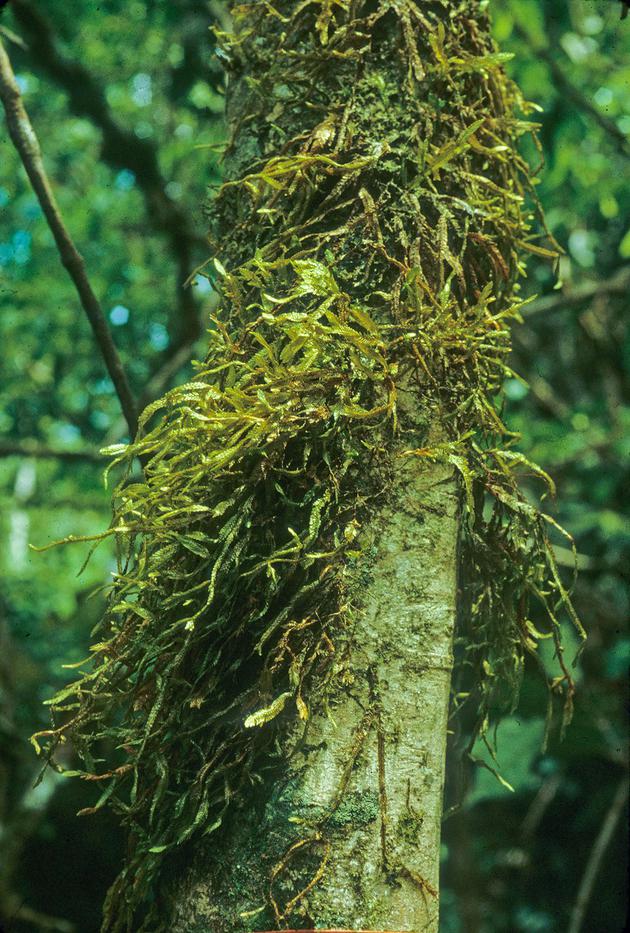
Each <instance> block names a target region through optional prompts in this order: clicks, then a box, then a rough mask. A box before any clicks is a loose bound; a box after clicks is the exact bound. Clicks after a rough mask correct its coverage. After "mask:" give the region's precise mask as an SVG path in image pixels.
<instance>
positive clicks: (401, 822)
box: [168, 0, 511, 933]
mask: <svg viewBox="0 0 630 933" xmlns="http://www.w3.org/2000/svg"><path fill="white" fill-rule="evenodd" d="M264 6H265V4H250V5H249V6H239V7H238V8H237V10H236V13H237V19H236V32H235V35H234V37H231V38H228V37H226V41H227V44H228V46H229V52H230V57H231V58H232V62H231V71H230V77H229V91H228V95H229V96H228V118H229V124H230V129H231V142H230V148H229V151H228V157H227V159H226V166H227V174H228V184H231V183H232V182H238V181H239V180H242V179H247V178H249V179H250V182H249V188H243V186H242V185H235V187H233V188H228V190H224V192H223V193H222V196H221V197H220V199H219V210H218V212H217V213H218V216H219V219H218V220H217V221H215V233H216V241H217V250H218V254H219V256H220V257H221V263H222V264H223V266H225V267H226V268H228V269H233V268H234V267H235V266H238V265H239V264H240V263H243V262H246V261H247V260H248V259H249V258H250V256H251V254H252V252H253V251H254V250H255V249H258V250H261V251H262V253H263V254H264V251H265V249H266V247H268V245H269V243H270V242H272V243H274V244H277V243H281V242H282V240H283V239H284V241H285V244H284V250H283V252H285V253H292V254H293V255H294V256H296V257H299V256H301V255H302V251H301V249H300V240H299V234H301V235H302V237H303V240H304V241H306V242H307V243H308V245H309V247H311V245H312V240H313V239H314V240H315V241H316V254H317V256H318V257H321V258H322V260H323V261H324V263H325V264H326V265H329V266H332V267H334V269H335V277H336V279H337V280H338V281H342V282H343V286H344V288H345V290H346V291H347V294H348V295H349V296H350V298H351V300H352V301H356V302H357V303H358V304H360V305H363V306H365V307H369V308H370V309H374V308H375V306H376V307H378V312H377V315H378V318H379V322H380V323H381V324H382V325H383V326H385V327H386V326H387V324H388V322H389V323H391V324H392V325H395V324H396V322H397V313H398V311H397V307H396V305H397V304H398V303H399V302H400V300H401V298H400V276H399V271H400V270H401V269H402V271H403V272H407V275H408V272H409V269H410V268H414V267H415V268H416V269H417V270H418V273H419V276H420V278H422V279H423V280H424V281H423V287H424V288H425V290H426V291H427V292H428V293H429V294H437V293H438V292H439V291H440V289H442V290H443V289H446V291H447V292H450V290H451V288H452V292H453V293H454V294H456V295H457V294H458V292H459V296H458V297H459V298H460V299H461V300H465V298H467V297H469V295H470V291H471V290H472V291H475V290H474V288H473V289H471V288H470V281H469V280H468V279H467V277H466V276H465V274H464V272H463V269H462V265H461V263H462V262H465V256H464V255H462V254H463V253H464V252H465V249H466V245H467V244H466V242H465V240H464V239H463V238H462V239H461V241H460V242H457V238H456V236H454V231H449V229H448V226H449V225H448V221H447V220H446V217H449V216H451V215H450V214H449V212H448V210H446V211H445V212H444V213H443V212H441V211H440V209H439V206H438V207H437V209H436V205H439V203H440V198H442V197H443V198H444V203H445V205H446V204H447V203H448V202H449V201H451V200H453V201H454V197H453V196H454V195H455V194H456V193H459V192H458V191H457V188H458V183H455V184H453V183H451V182H449V180H448V175H447V173H448V169H449V166H448V162H449V155H450V158H454V159H456V158H457V156H458V154H459V153H458V149H457V145H456V144H457V142H458V130H456V129H455V128H452V129H451V130H449V122H450V111H451V109H452V107H453V105H454V101H452V102H449V99H448V98H449V84H450V83H452V82H453V81H456V82H459V85H460V86H459V87H458V88H457V93H456V95H455V97H456V99H457V101H460V102H461V100H462V97H464V98H465V95H466V85H467V84H468V82H469V81H470V76H469V74H468V75H467V74H466V72H465V71H464V73H463V74H460V75H456V76H455V77H454V78H452V77H449V76H447V72H448V69H447V67H443V68H439V67H438V68H436V67H435V65H436V58H437V61H438V65H439V63H440V62H442V63H445V62H446V61H447V59H448V55H449V46H450V42H449V33H450V32H451V31H453V32H454V35H455V36H456V41H454V42H453V46H454V49H453V51H454V50H455V49H457V50H459V51H460V52H461V49H462V46H463V48H464V49H465V52H466V53H467V54H469V55H470V57H471V59H474V58H475V57H479V56H482V55H486V54H489V55H492V53H493V50H492V47H491V43H490V42H489V40H488V37H487V23H486V21H485V18H484V16H483V15H480V13H479V6H480V5H479V3H478V2H477V0H467V2H460V3H455V4H453V3H450V2H449V3H445V2H444V3H442V2H437V3H436V2H432V3H414V2H407V0H400V2H399V0H393V2H387V0H385V2H357V0H353V2H348V3H346V2H343V3H333V2H321V3H319V2H318V3H311V4H308V3H296V2H294V3H286V2H285V3H277V4H275V6H274V8H273V9H272V8H271V6H270V7H269V8H268V9H266V10H264V11H263V10H262V9H261V8H262V7H264ZM257 8H258V9H257ZM423 63H426V65H428V68H425V64H423ZM484 79H485V81H486V82H487V86H486V88H485V92H486V94H487V99H486V105H487V114H486V113H484V112H483V111H482V112H481V114H480V111H479V100H478V97H477V99H475V101H474V105H475V107H476V108H477V109H476V112H475V113H473V107H472V106H471V119H470V123H473V116H475V115H479V114H480V116H481V117H482V118H483V117H485V116H486V115H487V116H488V117H489V118H490V119H491V118H492V112H493V110H494V108H495V107H496V106H497V103H498V104H499V106H501V101H500V100H499V101H497V100H495V99H493V95H492V90H493V88H492V82H491V81H488V75H487V74H485V75H484ZM471 105H472V101H471ZM460 132H461V130H460ZM432 136H435V137H436V138H437V139H439V143H436V148H437V147H438V146H440V145H441V147H442V149H444V148H448V146H449V143H452V144H453V146H452V152H450V153H449V152H447V153H446V154H445V161H444V164H445V167H446V172H445V176H446V177H445V178H444V180H442V178H441V175H440V172H439V171H437V170H435V171H434V172H433V182H434V183H433V184H432V185H431V188H432V189H433V192H432V197H431V198H430V199H426V200H424V201H423V202H422V203H421V201H420V199H419V196H420V191H421V185H420V184H419V185H418V186H417V194H414V190H413V189H414V186H413V184H410V182H412V181H413V178H414V176H418V178H419V179H421V174H422V173H421V172H420V173H419V172H418V165H417V155H418V150H420V153H421V154H422V153H424V157H426V156H427V155H428V154H429V153H430V152H431V149H432V144H431V140H432ZM461 148H465V146H464V143H463V142H462V143H461ZM284 157H287V163H288V164H290V162H289V160H290V159H295V160H300V159H303V160H304V163H305V164H306V165H310V161H309V160H312V161H313V162H316V161H317V160H320V159H321V168H322V170H321V171H319V172H311V173H308V172H306V171H305V172H304V173H303V174H301V173H300V172H299V170H296V166H295V164H293V165H292V168H291V172H290V173H289V174H290V176H291V183H289V184H286V183H285V178H284V177H283V172H282V171H281V173H280V175H279V179H280V183H278V181H276V183H275V184H274V183H273V180H272V179H273V177H274V175H273V167H274V163H275V162H276V160H281V159H282V158H284ZM326 160H329V162H330V165H327V161H326ZM298 164H299V163H298ZM355 166H356V167H355ZM268 169H271V171H268V175H267V176H265V171H266V170H268ZM498 175H499V176H500V175H501V173H500V172H499V173H498ZM392 180H394V183H393V184H392ZM497 180H498V181H501V180H502V179H501V177H499V178H498V179H497ZM265 182H267V183H268V184H270V185H272V187H271V190H270V189H269V188H268V187H267V188H266V189H265ZM401 188H405V189H407V190H406V192H405V197H406V203H405V202H404V201H403V203H402V204H401V202H400V201H398V199H397V193H398V192H399V191H400V190H401ZM263 192H265V193H263ZM261 208H262V209H261ZM464 209H465V208H464ZM456 210H457V208H456ZM406 214H407V217H406V216H405V215H406ZM414 215H415V216H414ZM267 218H270V219H271V222H270V223H268V224H267V225H266V226H265V225H264V224H263V223H262V221H263V219H265V220H267ZM296 219H297V222H296ZM239 227H240V229H239ZM451 243H452V245H449V244H451ZM438 244H439V245H438ZM468 247H470V243H469V244H468ZM425 250H426V252H425ZM458 253H459V257H460V258H458V255H457V254H458ZM272 255H277V252H275V253H272ZM410 259H411V262H410V261H409V260H410ZM481 259H482V260H483V261H482V262H481V263H480V261H479V260H480V255H479V254H478V255H477V256H476V257H475V258H474V260H472V266H471V270H472V276H471V279H472V280H473V281H474V279H475V273H477V274H480V278H481V282H479V283H478V284H479V288H477V290H476V294H477V295H478V294H479V289H480V287H483V285H485V284H486V279H487V278H489V277H490V278H491V277H492V275H490V276H489V275H488V273H489V272H491V273H495V274H496V272H497V268H496V267H497V266H499V267H500V272H501V274H502V275H504V277H505V278H507V277H508V276H509V272H508V265H509V263H510V262H511V257H509V256H508V257H506V258H505V259H504V258H503V256H502V255H501V254H500V253H498V251H497V257H495V258H494V268H493V264H492V261H491V262H490V264H488V258H487V255H486V256H483V255H482V256H481ZM482 276H483V277H482ZM408 278H409V276H408ZM396 280H398V283H397V284H396ZM475 284H477V283H475ZM392 286H393V287H392ZM403 287H404V286H403ZM375 296H379V297H378V298H377V300H376V301H375ZM383 299H384V300H383ZM423 376H424V374H422V375H421V377H420V378H418V376H417V374H414V375H411V376H408V377H407V378H406V379H403V380H401V383H400V384H399V385H398V386H397V402H396V405H397V412H398V427H397V428H396V430H395V431H394V432H393V434H392V435H391V436H390V440H389V446H388V449H387V451H386V452H383V453H384V457H382V458H380V459H379V460H378V461H377V463H375V465H374V468H373V474H371V469H372V465H371V464H370V458H369V457H368V456H367V455H366V462H365V464H364V472H363V470H359V471H358V472H356V473H355V477H354V481H355V482H356V483H357V484H358V490H357V491H358V493H359V496H360V495H361V494H362V492H365V495H366V498H369V497H370V496H372V497H373V498H374V501H375V505H371V506H370V507H369V508H368V509H367V510H366V512H365V516H366V517H365V520H364V521H363V522H362V524H361V529H360V532H359V533H358V542H357V543H358V544H359V545H360V556H358V557H357V558H355V559H353V560H352V561H351V562H350V563H349V564H347V565H346V567H345V568H344V578H345V579H344V598H345V599H346V601H347V604H348V606H349V607H350V624H349V625H348V627H347V630H346V631H345V632H344V633H343V634H342V635H340V636H339V637H338V638H337V639H336V643H335V646H334V651H335V652H336V654H337V655H339V656H340V657H342V658H343V661H342V663H340V664H339V665H338V667H337V669H336V676H333V677H331V678H329V679H327V681H326V683H325V685H322V683H320V682H317V681H315V682H314V685H313V691H314V692H313V693H312V694H310V695H308V694H306V693H305V694H304V696H302V697H301V701H302V702H303V703H304V704H305V707H306V708H308V710H309V718H308V721H307V722H306V723H299V724H298V725H296V724H293V725H291V724H287V725H286V726H285V729H284V731H283V734H282V735H281V737H280V738H278V740H277V741H278V743H279V745H278V747H279V748H280V760H281V761H282V762H283V764H282V766H281V767H280V768H275V769H273V770H272V771H271V773H270V775H269V776H268V777H267V778H265V780H264V781H263V782H262V783H261V784H259V785H257V786H256V788H255V791H254V793H253V796H252V797H250V800H249V804H248V805H246V806H244V807H242V808H241V809H240V810H239V811H238V813H237V815H236V817H235V818H233V820H232V822H231V823H230V824H229V830H228V831H227V832H226V833H225V834H224V836H223V837H222V838H221V840H220V841H219V840H213V842H212V843H211V844H208V845H205V846H204V845H200V846H198V847H197V848H196V851H195V854H194V856H193V857H192V859H193V860H192V864H191V865H190V866H187V867H186V868H185V869H183V870H182V871H181V873H180V877H179V881H178V882H177V883H176V884H175V885H174V886H173V888H172V889H171V893H170V895H169V898H168V900H169V904H170V907H169V908H168V910H172V914H170V915H169V920H168V926H169V928H170V929H172V930H174V931H182V933H183V931H197V930H198V931H201V930H203V931H213V933H232V931H238V930H243V931H245V930H260V929H263V928H264V929H266V928H267V927H269V928H273V929H275V928H276V927H278V928H286V927H287V926H290V927H296V928H310V927H317V928H320V929H323V928H328V927H330V928H333V927H334V928H344V929H345V928H348V929H352V930H367V929H370V930H397V931H398V930H399V931H420V930H422V931H429V933H430V931H437V929H438V910H439V908H438V887H439V852H440V835H441V819H442V794H443V786H444V767H445V751H446V736H447V719H448V709H449V695H450V683H451V673H452V666H453V648H452V642H453V631H454V625H455V618H456V611H457V576H458V562H457V554H458V539H459V525H460V519H459V515H460V511H461V508H460V506H461V503H460V501H459V499H460V497H459V492H458V484H457V480H456V474H455V469H454V467H453V466H452V465H451V464H449V463H447V464H446V465H444V464H443V463H439V462H438V463H436V462H435V459H434V458H433V459H432V458H427V459H423V458H422V457H409V456H406V455H408V454H409V452H410V451H411V450H413V449H418V448H423V446H424V447H425V448H426V449H427V450H428V449H430V444H431V443H436V442H437V443H438V445H439V442H440V441H445V440H446V438H447V430H446V428H445V426H444V424H443V423H442V419H443V418H444V417H445V416H446V411H445V407H444V406H443V404H442V401H441V400H440V399H439V397H438V398H437V399H436V397H435V395H434V396H433V397H430V396H429V397H427V395H428V394H427V393H424V392H423V382H424V379H423ZM444 389H445V392H448V388H447V386H446V385H445V386H444ZM423 395H424V396H425V397H424V398H423ZM305 442H306V443H308V440H306V441H305ZM384 476H385V477H386V481H385V483H386V487H387V488H386V490H385V491H383V490H381V492H380V495H375V493H374V490H375V488H376V487H377V486H378V485H379V483H383V477H384ZM368 516H369V517H368ZM340 530H341V529H340ZM352 533H353V534H354V530H353V531H352ZM333 667H334V665H333ZM298 722H299V720H298Z"/></svg>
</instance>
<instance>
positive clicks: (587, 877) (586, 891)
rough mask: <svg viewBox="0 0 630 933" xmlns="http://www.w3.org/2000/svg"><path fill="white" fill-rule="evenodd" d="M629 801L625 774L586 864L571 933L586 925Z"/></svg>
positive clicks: (572, 917) (571, 924) (572, 916)
mask: <svg viewBox="0 0 630 933" xmlns="http://www.w3.org/2000/svg"><path fill="white" fill-rule="evenodd" d="M627 800H628V775H627V773H626V774H624V776H623V777H622V779H621V781H620V782H619V785H618V787H617V791H616V793H615V796H614V797H613V800H612V803H611V805H610V808H609V810H608V813H607V814H606V818H605V820H604V822H603V823H602V828H601V829H600V831H599V834H598V836H597V839H596V840H595V845H594V846H593V848H592V849H591V854H590V855H589V857H588V862H587V863H586V868H585V869H584V875H583V876H582V881H581V882H580V889H579V891H578V896H577V900H576V902H575V906H574V908H573V913H572V914H571V923H570V924H569V933H580V930H581V929H582V925H583V923H584V917H585V916H586V911H587V909H588V903H589V901H590V899H591V895H592V893H593V887H594V885H595V881H596V880H597V875H598V872H599V869H600V868H601V864H602V859H603V858H604V855H605V854H606V849H607V848H608V846H609V844H610V840H611V839H612V837H613V834H614V832H615V829H616V828H617V823H618V822H619V818H620V817H621V814H622V813H623V809H624V807H625V805H626V803H627Z"/></svg>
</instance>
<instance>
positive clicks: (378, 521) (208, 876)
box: [169, 459, 458, 933]
mask: <svg viewBox="0 0 630 933" xmlns="http://www.w3.org/2000/svg"><path fill="white" fill-rule="evenodd" d="M457 499H458V497H457V490H456V486H455V482H454V478H453V475H452V469H451V468H448V467H447V468H445V467H435V466H433V467H427V466H421V465H419V464H418V463H417V462H415V461H412V462H410V461H409V460H408V459H406V460H401V461H400V462H399V465H398V467H397V469H396V472H395V475H394V477H393V479H392V485H391V489H390V492H389V495H388V497H387V502H386V504H385V505H384V506H383V507H382V508H381V509H380V510H379V511H378V513H377V514H375V515H374V516H373V519H372V521H371V523H370V525H369V526H368V527H367V528H366V529H365V532H364V534H365V539H364V540H363V541H362V545H363V550H364V552H365V553H366V554H367V555H368V557H366V558H365V559H363V560H362V561H361V562H360V563H359V566H358V567H356V568H354V569H353V571H352V577H353V578H354V579H353V580H352V583H351V587H352V589H353V590H355V592H356V604H357V608H356V609H355V612H354V626H353V629H352V631H351V633H350V634H349V638H348V644H347V653H346V657H345V658H344V663H345V669H346V671H347V673H346V675H345V677H344V678H343V680H344V681H345V682H343V683H337V684H336V686H335V687H334V688H333V689H331V690H330V692H329V695H328V696H327V697H325V702H323V703H322V702H319V703H317V704H316V706H315V710H316V711H315V712H314V714H312V716H311V718H310V720H309V722H308V723H307V725H306V727H305V728H303V729H293V730H291V732H290V735H289V736H288V737H287V738H286V739H285V740H284V743H283V746H284V747H283V753H282V756H281V758H282V760H284V761H285V762H286V764H285V767H284V769H283V770H282V771H281V772H276V773H275V774H274V775H273V777H272V778H271V780H270V782H269V783H268V785H267V786H266V787H259V788H258V789H257V790H256V796H257V797H258V804H257V805H256V804H252V805H251V806H250V808H249V809H247V810H244V811H242V812H241V814H240V815H239V817H238V819H237V820H236V821H235V822H234V824H233V827H232V829H231V831H230V833H229V834H228V835H227V836H226V838H225V841H223V840H222V842H221V844H220V845H221V848H220V850H217V849H216V847H214V846H213V847H210V848H209V847H206V848H205V851H203V850H202V851H199V850H198V851H197V853H196V854H195V861H194V865H193V867H192V869H191V870H190V871H188V872H186V874H185V876H184V880H183V881H182V882H181V884H180V886H179V887H178V890H177V894H176V896H175V906H174V910H173V916H172V919H171V920H170V922H169V928H170V929H172V930H173V931H175V933H196V931H199V933H201V931H212V933H231V931H237V930H238V931H241V930H260V929H266V928H267V927H268V926H269V927H270V928H274V929H275V928H276V926H278V927H280V928H282V927H286V925H287V924H289V925H291V926H292V927H293V926H294V927H297V928H311V927H317V928H319V929H324V928H329V927H330V928H348V929H353V930H368V929H369V930H400V931H418V933H419V931H421V930H422V931H437V929H438V885H439V877H438V875H439V849H440V830H441V818H442V791H443V783H444V759H445V748H446V730H447V715H448V705H449V690H450V675H451V669H452V664H453V655H452V635H453V627H454V620H455V610H456V576H457V569H456V568H457V561H456V544H457V537H458V503H457ZM261 801H266V803H261ZM270 902H271V909H270Z"/></svg>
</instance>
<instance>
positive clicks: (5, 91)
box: [0, 40, 138, 438]
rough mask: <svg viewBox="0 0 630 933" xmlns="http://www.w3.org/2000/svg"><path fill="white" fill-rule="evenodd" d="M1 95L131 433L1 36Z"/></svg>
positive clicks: (128, 398) (101, 329) (116, 370)
mask: <svg viewBox="0 0 630 933" xmlns="http://www.w3.org/2000/svg"><path fill="white" fill-rule="evenodd" d="M0 98H1V99H2V104H3V106H4V110H5V113H6V117H7V126H8V128H9V135H10V137H11V139H12V141H13V144H14V146H15V148H16V150H17V152H18V153H19V156H20V158H21V160H22V164H23V165H24V168H25V169H26V173H27V175H28V177H29V179H30V181H31V184H32V186H33V189H34V191H35V193H36V195H37V198H38V200H39V203H40V205H41V208H42V210H43V212H44V215H45V217H46V220H47V221H48V226H49V227H50V229H51V231H52V234H53V236H54V238H55V242H56V244H57V249H58V250H59V254H60V256H61V261H62V263H63V265H64V266H65V268H66V269H67V271H68V274H69V275H70V278H71V279H72V281H73V282H74V286H75V288H76V290H77V293H78V295H79V298H80V300H81V305H82V307H83V310H84V311H85V313H86V315H87V318H88V320H89V322H90V324H91V326H92V330H93V332H94V336H95V338H96V342H97V344H98V347H99V349H100V351H101V354H102V356H103V359H104V360H105V365H106V366H107V371H108V372H109V375H110V377H111V380H112V382H113V384H114V388H115V389H116V393H117V395H118V398H119V399H120V404H121V407H122V410H123V413H124V415H125V419H126V421H127V424H128V426H129V432H130V434H131V437H132V438H133V437H135V433H136V428H137V423H138V422H137V411H136V404H135V401H134V399H133V396H132V394H131V389H130V387H129V383H128V381H127V376H126V373H125V370H124V368H123V365H122V362H121V359H120V357H119V355H118V351H117V349H116V346H115V344H114V341H113V340H112V335H111V334H110V332H109V328H108V326H107V321H106V319H105V315H104V314H103V309H102V308H101V305H100V303H99V300H98V298H97V297H96V295H95V294H94V291H93V290H92V286H91V285H90V282H89V280H88V277H87V274H86V270H85V262H84V260H83V257H82V256H81V254H80V253H79V251H78V250H77V248H76V246H75V245H74V242H73V240H72V238H71V236H70V234H69V233H68V230H67V228H66V226H65V224H64V222H63V218H62V216H61V212H60V210H59V207H58V205H57V202H56V199H55V196H54V194H53V191H52V188H51V186H50V182H49V181H48V177H47V175H46V170H45V169H44V163H43V160H42V153H41V149H40V147H39V142H38V140H37V136H36V135H35V131H34V130H33V127H32V125H31V122H30V120H29V118H28V114H27V113H26V110H25V109H24V105H23V103H22V97H21V94H20V90H19V88H18V86H17V83H16V80H15V75H14V74H13V69H12V67H11V62H10V61H9V57H8V55H7V53H6V51H5V49H4V46H3V44H2V41H1V40H0Z"/></svg>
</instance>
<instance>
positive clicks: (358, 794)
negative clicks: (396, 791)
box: [328, 791, 380, 829]
mask: <svg viewBox="0 0 630 933" xmlns="http://www.w3.org/2000/svg"><path fill="white" fill-rule="evenodd" d="M379 813H380V805H379V799H378V794H377V793H376V792H374V791H353V792H349V793H347V794H346V795H345V796H344V797H343V799H342V800H341V803H340V804H339V806H338V807H337V809H336V810H335V812H334V813H333V815H332V816H331V817H330V819H329V820H328V824H329V825H330V826H331V827H333V828H335V829H339V828H341V827H345V826H347V827H349V828H351V829H352V828H356V827H359V826H366V825H367V824H369V823H373V822H374V820H376V819H377V818H378V816H379Z"/></svg>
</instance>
